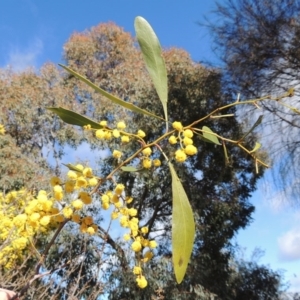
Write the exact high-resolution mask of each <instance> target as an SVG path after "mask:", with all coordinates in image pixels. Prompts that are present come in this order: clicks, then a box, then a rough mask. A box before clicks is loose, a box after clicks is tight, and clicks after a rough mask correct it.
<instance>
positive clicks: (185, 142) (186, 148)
mask: <svg viewBox="0 0 300 300" xmlns="http://www.w3.org/2000/svg"><path fill="white" fill-rule="evenodd" d="M172 126H173V128H174V129H175V130H177V131H178V134H177V136H176V135H171V136H170V138H169V143H170V144H172V145H175V144H177V143H178V142H179V144H180V149H178V150H177V151H176V152H175V159H176V161H178V162H181V163H182V162H184V161H186V159H187V157H188V156H192V155H195V154H197V148H196V147H195V146H194V145H193V140H192V137H193V135H194V134H193V131H192V130H191V129H184V127H183V126H182V124H181V122H177V121H175V122H173V124H172Z"/></svg>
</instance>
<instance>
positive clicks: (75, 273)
mask: <svg viewBox="0 0 300 300" xmlns="http://www.w3.org/2000/svg"><path fill="white" fill-rule="evenodd" d="M64 50H65V52H64V59H65V61H66V63H67V64H68V65H69V66H70V67H71V68H73V69H74V70H76V71H77V72H79V73H80V74H83V75H84V76H86V77H87V78H88V79H90V80H91V81H92V82H94V83H95V84H96V85H98V86H100V87H102V88H104V89H105V90H107V91H109V92H111V93H113V94H115V95H117V96H119V97H121V98H123V99H125V100H126V101H128V102H131V103H134V104H135V105H138V106H140V107H142V108H145V109H147V110H149V111H152V112H154V113H156V114H158V115H162V110H161V109H160V108H158V106H156V105H153V103H155V102H157V100H158V99H157V95H156V93H155V91H154V88H153V86H152V85H151V83H150V80H149V77H148V74H147V72H146V70H145V67H144V64H143V62H142V60H141V54H140V52H139V50H138V48H137V47H136V45H135V41H134V39H133V38H132V37H131V36H130V35H129V34H128V33H125V32H124V31H123V30H122V29H121V28H119V27H118V26H116V25H114V24H112V23H110V24H100V25H98V26H96V27H93V28H92V29H91V30H89V31H86V32H84V33H75V34H73V35H72V36H71V37H70V39H69V41H68V42H67V43H66V44H65V46H64ZM163 55H164V58H165V60H166V65H167V69H168V74H169V78H168V79H169V99H170V100H169V111H170V112H171V113H170V117H171V121H175V120H180V121H182V123H183V124H184V125H188V124H190V123H192V122H193V121H195V120H196V119H198V118H199V117H201V116H205V115H206V114H208V113H209V112H211V111H212V110H214V109H216V108H217V107H220V106H222V105H225V104H226V103H229V102H231V98H230V97H229V95H228V94H226V93H224V92H223V90H222V87H221V81H220V78H221V75H220V74H219V73H218V72H217V71H216V70H214V69H208V68H205V67H203V66H202V65H200V64H197V63H195V62H193V61H192V60H191V58H190V57H189V55H188V54H187V53H186V52H185V51H183V50H179V49H175V48H174V49H168V50H165V51H164V53H163ZM2 78H4V79H5V80H3V82H1V84H2V89H3V93H1V95H2V97H3V99H1V103H3V104H4V105H6V106H7V108H5V109H7V110H8V111H9V112H10V114H3V116H1V118H2V119H3V123H4V125H6V126H7V127H8V129H7V132H8V134H9V135H10V136H11V137H12V138H14V139H15V140H16V141H17V142H16V145H17V146H18V147H25V148H24V149H25V150H24V151H23V152H22V153H26V154H27V153H28V156H29V157H31V156H30V155H32V154H33V155H32V159H34V160H33V161H34V162H36V163H37V164H39V166H40V164H41V163H44V165H45V166H46V169H48V168H50V167H49V165H47V162H46V161H45V159H44V156H45V155H44V153H45V147H47V146H51V147H52V149H53V150H54V153H55V158H56V159H57V165H59V159H60V157H61V154H62V153H63V147H64V146H65V145H71V146H73V147H76V146H77V145H79V143H80V142H82V141H84V140H87V141H88V142H89V143H91V144H92V147H94V148H95V149H104V148H106V144H103V143H101V142H99V141H97V140H96V139H95V137H94V136H92V135H90V134H89V132H82V131H81V130H80V129H77V128H74V127H72V126H68V125H65V124H64V125H62V123H61V122H60V121H59V119H58V118H56V117H55V116H54V115H53V114H51V113H49V112H47V111H46V110H45V107H49V106H63V107H64V108H67V109H72V110H74V111H76V112H78V113H81V114H84V115H86V116H88V117H90V118H93V119H95V120H98V121H100V120H103V119H106V120H108V121H109V122H110V123H114V122H115V121H119V120H124V121H125V122H127V124H128V127H129V131H132V132H136V131H137V130H138V129H140V128H141V129H143V130H144V131H145V132H146V133H147V139H153V138H155V137H158V136H160V135H161V132H160V131H161V129H160V128H161V123H159V122H160V121H159V120H153V119H151V118H148V117H145V116H140V115H135V114H133V113H128V112H127V111H125V110H124V109H123V108H120V107H117V106H114V105H112V104H111V102H109V101H108V100H106V99H105V98H103V97H102V96H101V95H99V94H96V93H95V92H94V91H93V90H92V89H90V88H89V87H87V86H86V85H85V84H83V83H81V82H79V81H78V80H76V79H75V77H74V76H72V75H69V74H65V73H60V72H59V71H58V70H57V68H56V67H54V66H53V65H51V64H47V65H45V66H44V67H42V69H41V70H40V72H39V73H38V74H35V73H33V72H29V71H28V72H25V73H21V74H14V73H13V72H12V73H7V74H6V77H2ZM14 86H17V89H16V91H18V94H14V93H15V90H14V88H13V87H14ZM11 95H13V96H11ZM6 96H9V97H13V99H15V100H14V102H12V103H15V104H14V105H12V104H10V102H9V101H6V98H5V97H6ZM32 103H34V105H36V107H38V108H37V109H36V108H34V109H33V111H30V109H32V107H35V106H34V105H32ZM10 105H11V106H10ZM4 107H5V106H4ZM25 108H26V109H27V110H26V113H25V112H24V111H23V110H24V109H25ZM226 113H233V114H234V113H235V109H234V108H230V109H228V111H226ZM9 115H11V116H12V121H10V119H9V118H8V117H7V116H9ZM32 118H33V119H32ZM132 120H133V121H134V122H132ZM10 122H11V123H10ZM28 124H32V127H30V130H31V131H30V132H29V133H27V131H26V133H25V132H24V133H23V132H22V129H24V131H25V129H26V126H27V127H28ZM202 125H206V126H208V127H209V128H211V129H212V130H213V131H214V132H217V133H220V134H222V135H224V136H225V137H230V138H233V139H239V138H240V137H241V136H243V128H242V127H241V126H240V124H239V122H238V120H237V119H236V117H234V116H233V117H230V118H221V119H217V120H216V119H213V118H211V119H209V120H207V121H206V122H205V124H202ZM41 133H42V135H41ZM23 137H24V138H23ZM254 142H255V136H253V135H250V137H249V139H248V140H247V141H246V144H245V145H248V146H249V147H253V146H254ZM22 145H25V146H22ZM195 145H196V146H197V148H198V155H197V156H194V157H193V158H192V159H191V160H189V162H188V163H187V166H188V168H186V169H183V168H180V167H176V169H177V172H178V174H179V175H180V178H181V181H182V183H183V185H184V188H185V190H186V192H187V194H188V197H189V199H190V201H191V204H192V206H193V210H194V212H195V219H196V224H197V238H196V244H195V248H194V253H193V260H192V263H191V264H190V266H189V269H188V273H187V277H186V279H185V281H184V283H182V285H180V286H176V285H174V284H172V285H171V282H174V278H173V275H170V274H172V273H170V268H171V265H170V259H169V256H170V255H171V253H170V244H169V243H168V242H166V241H170V215H171V201H172V198H171V194H170V190H169V187H170V185H171V178H170V175H169V170H168V169H167V166H166V165H162V167H161V169H160V170H159V171H153V172H152V170H151V172H138V173H134V174H133V173H126V172H124V173H121V175H120V178H119V179H120V180H122V182H126V190H127V191H129V193H130V194H131V195H132V196H133V198H134V199H136V200H135V202H133V204H132V205H133V207H135V208H137V210H138V212H139V218H140V219H141V220H142V225H148V226H149V229H150V235H151V236H156V238H157V239H158V241H161V244H160V248H159V249H158V253H157V258H155V260H154V261H153V263H151V264H150V266H149V270H148V271H149V274H150V278H151V279H150V282H149V288H147V289H146V290H143V291H142V290H137V288H136V285H135V283H134V276H133V274H132V271H131V266H129V265H128V264H127V265H126V262H127V258H128V255H129V254H128V253H127V252H126V250H124V249H123V248H124V247H123V246H122V242H121V241H119V240H117V239H116V238H115V237H114V236H112V235H109V234H108V233H107V232H106V228H104V227H103V226H102V222H103V218H102V217H103V215H102V212H101V211H100V212H99V214H98V220H97V225H99V227H98V228H99V231H98V236H97V238H89V239H87V238H86V237H85V236H81V235H80V236H78V235H76V236H75V233H74V231H73V229H72V226H71V225H70V226H69V227H68V226H67V227H66V228H65V231H64V232H63V233H62V234H61V235H60V237H59V239H58V240H57V242H56V243H55V247H53V248H52V250H51V253H50V254H49V257H48V259H47V261H46V263H45V266H44V268H45V269H46V270H51V274H50V275H51V276H48V277H45V278H44V279H43V280H42V281H41V282H40V283H42V285H40V288H39V289H37V290H34V291H31V293H32V294H31V295H30V294H29V296H28V297H31V298H34V297H35V298H38V297H40V296H41V295H43V297H49V299H55V297H69V298H72V297H78V298H81V297H83V299H96V297H97V296H98V295H101V294H105V293H108V294H109V295H110V297H111V298H112V299H122V298H125V299H128V298H134V299H149V297H152V296H153V297H157V299H159V297H160V295H161V296H163V295H165V296H166V297H169V299H171V298H170V297H173V298H174V299H189V298H190V299H194V298H195V296H197V295H198V294H199V293H202V294H204V293H205V291H204V290H203V289H202V288H201V285H202V286H203V287H204V288H205V289H207V290H210V291H211V292H213V293H215V294H217V295H218V296H219V297H221V298H222V299H234V298H233V296H231V295H233V292H232V290H231V286H230V285H229V283H230V280H231V277H232V273H233V271H232V270H231V267H230V265H231V260H232V258H233V255H234V249H233V246H232V245H231V242H230V240H231V238H232V237H233V236H234V234H235V233H236V232H237V231H238V230H239V229H240V228H245V227H246V226H247V225H248V224H249V222H250V221H251V213H252V212H253V211H254V207H253V205H251V204H250V203H249V201H248V199H249V197H250V195H251V193H252V192H253V191H254V190H255V187H256V182H257V179H258V178H259V177H260V176H261V175H256V174H255V168H254V165H253V161H252V159H251V158H250V157H249V156H247V155H245V154H244V153H242V151H240V150H239V148H236V147H232V146H230V145H228V152H229V153H230V157H231V159H230V163H229V164H228V165H225V159H224V156H223V152H222V147H221V146H219V145H213V144H208V143H204V142H203V141H202V140H201V139H200V138H199V139H198V138H197V137H196V138H195ZM111 146H114V145H113V144H112V145H111ZM122 147H123V149H124V150H126V152H128V153H130V152H133V151H134V150H135V148H136V147H138V145H134V144H129V145H123V146H122ZM173 151H174V149H173V148H172V147H171V146H168V145H166V153H167V155H169V156H170V157H172V152H173ZM155 155H157V156H158V157H159V154H158V152H157V153H155ZM113 164H114V163H113V161H112V160H111V158H108V159H106V160H103V159H102V160H101V161H99V162H98V165H97V169H98V172H99V173H98V174H99V176H105V175H107V174H108V173H109V172H110V168H111V166H112V167H113ZM57 171H58V169H57ZM260 174H262V173H260ZM117 179H118V178H117ZM145 182H147V183H145ZM154 190H155V194H154V193H153V191H154ZM91 210H94V212H96V211H99V207H91ZM46 242H47V241H44V242H43V243H42V244H41V245H40V247H41V248H43V247H44V245H45V244H46ZM99 249H102V250H101V251H100V254H101V256H100V258H99ZM161 260H162V261H163V263H164V266H165V267H166V268H165V269H163V268H160V266H159V263H160V261H161ZM70 261H71V263H70ZM101 270H102V271H101ZM163 270H164V272H163ZM100 271H101V272H103V273H101V274H104V275H103V276H99V272H100ZM151 274H152V277H151ZM158 274H159V276H160V277H159V280H157V277H158ZM19 275H22V273H19ZM191 287H192V291H190V289H191ZM197 293H198V294H197ZM203 297H204V296H203ZM226 297H227V298H226ZM230 297H231V298H230Z"/></svg>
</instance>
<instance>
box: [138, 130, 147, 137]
mask: <svg viewBox="0 0 300 300" xmlns="http://www.w3.org/2000/svg"><path fill="white" fill-rule="evenodd" d="M137 135H138V136H139V137H140V138H144V137H145V136H146V133H145V132H144V131H143V130H139V131H138V133H137Z"/></svg>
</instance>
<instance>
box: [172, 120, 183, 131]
mask: <svg viewBox="0 0 300 300" xmlns="http://www.w3.org/2000/svg"><path fill="white" fill-rule="evenodd" d="M172 126H173V128H174V129H176V130H178V131H180V130H182V128H183V126H182V124H181V122H177V121H176V122H173V124H172Z"/></svg>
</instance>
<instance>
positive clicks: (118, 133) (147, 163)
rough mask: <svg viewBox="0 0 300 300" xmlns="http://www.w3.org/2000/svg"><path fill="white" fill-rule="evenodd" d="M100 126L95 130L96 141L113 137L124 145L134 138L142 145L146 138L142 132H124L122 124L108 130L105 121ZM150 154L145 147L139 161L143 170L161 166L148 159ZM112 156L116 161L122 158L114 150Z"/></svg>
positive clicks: (119, 153) (121, 153) (158, 162)
mask: <svg viewBox="0 0 300 300" xmlns="http://www.w3.org/2000/svg"><path fill="white" fill-rule="evenodd" d="M100 125H102V126H103V128H102V129H98V130H96V137H97V138H98V139H102V140H110V139H112V138H113V137H114V138H116V139H121V142H122V143H123V144H126V143H128V142H129V141H130V137H135V138H137V139H141V140H142V141H143V144H144V140H143V138H144V137H145V136H146V134H145V132H144V131H143V130H138V132H137V133H136V134H131V133H128V132H125V131H124V129H125V128H126V124H125V123H124V122H118V123H117V126H116V128H115V129H110V128H108V127H107V122H106V121H101V122H100ZM87 126H88V125H87ZM87 126H85V129H87ZM151 154H152V150H151V148H150V147H145V148H144V149H143V150H142V156H141V157H140V159H141V163H142V166H143V168H145V169H150V168H151V167H152V166H154V167H159V166H160V165H161V161H160V160H159V159H154V160H152V159H151V158H150V156H151ZM112 156H113V157H114V158H116V159H120V158H121V157H122V156H123V152H122V151H120V150H117V149H114V150H113V151H112Z"/></svg>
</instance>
